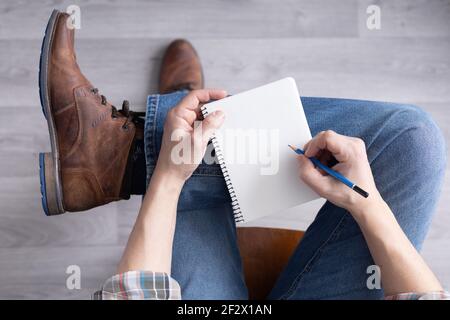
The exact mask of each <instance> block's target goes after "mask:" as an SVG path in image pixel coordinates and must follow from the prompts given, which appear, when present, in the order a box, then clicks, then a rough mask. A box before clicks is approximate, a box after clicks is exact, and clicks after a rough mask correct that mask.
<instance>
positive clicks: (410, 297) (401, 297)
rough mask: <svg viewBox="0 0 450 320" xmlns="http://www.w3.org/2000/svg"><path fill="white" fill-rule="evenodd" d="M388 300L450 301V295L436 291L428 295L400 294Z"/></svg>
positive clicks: (427, 293)
mask: <svg viewBox="0 0 450 320" xmlns="http://www.w3.org/2000/svg"><path fill="white" fill-rule="evenodd" d="M385 299H386V300H450V293H449V292H447V291H435V292H426V293H416V292H408V293H400V294H397V295H394V296H389V297H386V298H385Z"/></svg>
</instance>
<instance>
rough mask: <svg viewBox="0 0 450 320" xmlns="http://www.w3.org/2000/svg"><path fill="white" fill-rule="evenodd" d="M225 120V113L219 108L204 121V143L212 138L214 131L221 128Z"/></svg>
mask: <svg viewBox="0 0 450 320" xmlns="http://www.w3.org/2000/svg"><path fill="white" fill-rule="evenodd" d="M224 120H225V114H224V113H223V111H220V110H217V111H214V112H213V113H211V114H209V115H208V116H207V117H206V118H205V120H203V121H202V131H203V132H202V136H203V137H202V142H203V144H204V145H206V144H207V143H208V141H209V140H210V139H211V138H212V136H213V135H214V132H215V131H216V130H217V129H219V128H220V126H221V125H222V123H223V121H224Z"/></svg>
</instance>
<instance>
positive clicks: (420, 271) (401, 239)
mask: <svg viewBox="0 0 450 320" xmlns="http://www.w3.org/2000/svg"><path fill="white" fill-rule="evenodd" d="M353 216H354V218H355V220H356V221H357V223H358V224H359V226H360V228H361V230H362V233H363V235H364V237H365V239H366V242H367V245H368V247H369V250H370V252H371V254H372V257H373V259H374V261H375V263H376V264H377V265H378V266H379V267H380V269H381V280H382V283H383V289H384V292H385V295H386V296H389V295H394V294H399V293H404V292H430V291H440V290H442V287H441V285H440V284H439V281H438V280H437V279H436V277H435V276H434V274H433V272H432V271H431V270H430V268H429V267H428V266H427V264H426V263H425V261H424V260H423V259H422V257H421V256H420V254H419V253H418V252H417V250H416V249H415V248H414V246H413V245H412V244H411V242H410V241H409V239H408V238H407V236H406V235H405V233H404V232H403V230H402V229H401V227H400V226H399V224H398V223H397V220H396V219H395V216H394V215H393V213H392V211H391V210H390V208H389V206H388V205H387V204H386V203H385V202H384V201H382V200H380V201H377V202H376V203H375V204H374V205H371V206H368V207H367V208H365V209H364V210H363V211H362V212H353Z"/></svg>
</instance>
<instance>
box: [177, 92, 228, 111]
mask: <svg viewBox="0 0 450 320" xmlns="http://www.w3.org/2000/svg"><path fill="white" fill-rule="evenodd" d="M226 96H227V92H226V91H225V90H220V89H201V90H193V91H191V92H190V93H189V94H188V95H187V96H186V97H184V98H183V100H182V102H181V103H180V105H182V106H183V107H184V108H188V109H190V110H199V109H200V103H206V102H208V101H210V100H218V99H222V98H225V97H226Z"/></svg>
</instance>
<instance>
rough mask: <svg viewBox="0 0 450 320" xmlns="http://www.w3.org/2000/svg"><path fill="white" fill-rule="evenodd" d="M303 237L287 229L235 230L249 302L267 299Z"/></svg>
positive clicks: (301, 232) (242, 228) (246, 228)
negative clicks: (250, 300)
mask: <svg viewBox="0 0 450 320" xmlns="http://www.w3.org/2000/svg"><path fill="white" fill-rule="evenodd" d="M303 233H304V232H303V231H297V230H287V229H272V228H257V227H241V228H237V236H238V244H239V249H240V252H241V257H242V262H243V265H244V274H245V281H246V283H247V287H248V291H249V298H250V299H265V298H266V297H267V295H268V294H269V292H270V290H271V289H272V287H273V285H274V284H275V281H276V280H277V278H278V276H279V274H280V272H281V271H282V270H283V268H284V267H285V266H286V264H287V262H288V260H289V258H290V256H291V254H292V253H293V251H294V249H295V248H296V246H297V245H298V243H299V242H300V239H301V238H302V237H303Z"/></svg>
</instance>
